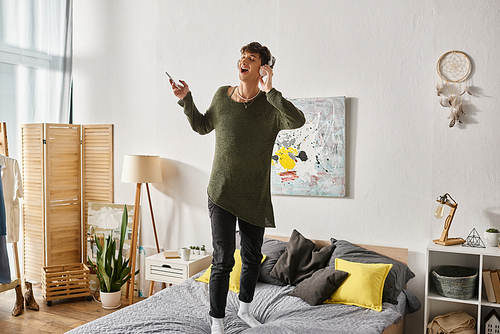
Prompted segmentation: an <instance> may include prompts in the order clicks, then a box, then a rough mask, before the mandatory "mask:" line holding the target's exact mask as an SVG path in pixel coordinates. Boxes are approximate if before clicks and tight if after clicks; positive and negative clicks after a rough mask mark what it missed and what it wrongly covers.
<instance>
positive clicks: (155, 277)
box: [146, 252, 212, 284]
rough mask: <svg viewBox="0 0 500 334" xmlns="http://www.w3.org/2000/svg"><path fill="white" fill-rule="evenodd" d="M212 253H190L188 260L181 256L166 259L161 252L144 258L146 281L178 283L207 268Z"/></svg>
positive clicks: (210, 261)
mask: <svg viewBox="0 0 500 334" xmlns="http://www.w3.org/2000/svg"><path fill="white" fill-rule="evenodd" d="M211 263H212V255H195V254H191V255H190V257H189V261H183V260H182V259H181V258H175V259H166V258H165V256H164V255H163V252H161V253H159V254H155V255H151V256H148V257H147V258H146V279H147V280H148V281H155V282H163V283H171V284H179V283H182V281H184V280H186V279H188V278H189V277H191V276H193V275H194V274H196V273H199V272H200V271H202V270H205V269H207V268H208V267H209V266H210V264H211Z"/></svg>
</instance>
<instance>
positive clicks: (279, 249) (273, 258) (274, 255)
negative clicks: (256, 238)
mask: <svg viewBox="0 0 500 334" xmlns="http://www.w3.org/2000/svg"><path fill="white" fill-rule="evenodd" d="M286 244H287V243H286V242H284V241H281V240H275V239H269V238H264V242H263V243H262V254H264V255H266V259H265V260H264V262H262V264H261V265H260V272H259V278H258V280H259V281H260V282H264V283H268V284H273V285H286V284H285V283H283V282H281V281H280V280H278V279H276V278H274V277H271V276H270V274H271V271H272V270H273V268H274V265H275V264H276V262H277V261H278V259H279V258H280V256H281V254H283V252H284V251H285V248H286Z"/></svg>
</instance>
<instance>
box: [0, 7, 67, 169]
mask: <svg viewBox="0 0 500 334" xmlns="http://www.w3.org/2000/svg"><path fill="white" fill-rule="evenodd" d="M71 15H72V0H56V1H37V0H0V116H1V117H0V118H1V120H2V121H4V122H7V134H8V137H9V138H8V139H9V152H10V155H11V156H12V157H13V158H16V159H19V158H20V152H19V147H20V138H19V136H20V134H19V129H20V124H23V123H33V122H36V123H39V122H40V123H41V122H51V123H68V120H69V101H70V89H69V87H70V86H71V57H72V54H71V35H72V30H71V27H72V18H71Z"/></svg>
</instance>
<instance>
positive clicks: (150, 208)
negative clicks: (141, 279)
mask: <svg viewBox="0 0 500 334" xmlns="http://www.w3.org/2000/svg"><path fill="white" fill-rule="evenodd" d="M146 191H147V193H148V201H149V211H150V212H151V221H152V222H153V233H154V235H155V242H156V251H157V252H158V254H159V253H160V244H159V243H158V235H157V234H156V224H155V216H154V215H153V205H151V195H150V194H149V185H148V184H147V183H146ZM154 285H155V282H154V281H151V283H150V285H149V296H151V295H152V294H153V287H154ZM161 287H162V288H165V283H163V282H162V283H161Z"/></svg>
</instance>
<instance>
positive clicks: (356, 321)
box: [68, 231, 420, 334]
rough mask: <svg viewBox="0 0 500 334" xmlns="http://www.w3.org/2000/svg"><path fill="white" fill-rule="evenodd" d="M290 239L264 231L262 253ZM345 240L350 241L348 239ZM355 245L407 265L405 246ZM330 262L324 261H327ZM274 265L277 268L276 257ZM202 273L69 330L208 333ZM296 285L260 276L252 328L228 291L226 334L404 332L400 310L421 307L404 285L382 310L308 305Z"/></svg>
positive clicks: (76, 333)
mask: <svg viewBox="0 0 500 334" xmlns="http://www.w3.org/2000/svg"><path fill="white" fill-rule="evenodd" d="M294 232H295V231H294ZM291 238H292V237H290V238H287V237H278V236H269V235H266V238H265V242H264V246H263V254H266V252H265V250H264V247H265V245H267V244H271V243H272V244H273V245H275V244H276V243H282V244H281V246H283V244H284V245H288V246H290V244H291ZM307 240H309V239H307ZM311 241H312V242H314V243H315V244H316V247H317V249H316V251H318V250H320V249H322V248H323V247H325V246H328V245H331V244H332V242H336V241H337V240H335V239H332V240H331V241H326V240H311ZM337 243H338V242H337ZM346 243H347V244H348V242H346ZM288 246H285V247H288ZM273 247H274V246H273ZM349 247H351V246H349ZM353 247H362V249H363V252H364V250H366V251H367V252H376V253H374V254H380V256H386V257H387V258H390V259H391V261H393V260H396V261H397V262H398V263H401V264H405V265H406V263H407V259H408V251H407V249H404V248H394V247H381V246H370V245H355V246H353ZM337 248H338V247H337ZM287 251H288V249H287ZM334 253H335V250H334V251H333V253H332V255H331V257H333V256H334V255H335V254H334ZM269 254H270V253H269ZM370 254H371V255H370V256H369V258H372V257H373V254H372V253H370ZM272 256H273V255H272V254H271V255H269V256H268V259H269V260H271V258H272ZM377 256H378V255H377ZM340 257H341V256H339V258H340ZM342 257H344V258H349V255H346V254H344V256H342ZM350 259H352V256H351V258H350ZM275 260H276V259H275ZM278 260H279V259H278ZM375 260H377V259H376V256H375V259H373V261H375ZM369 261H371V262H373V261H372V260H369ZM263 265H264V263H263ZM328 265H329V264H328V263H326V266H328ZM274 266H275V267H276V261H275V264H274ZM263 267H264V266H263ZM408 270H409V269H408ZM262 271H263V270H262V269H261V272H262ZM203 273H204V272H200V273H198V274H196V275H194V276H193V277H191V278H189V279H187V280H185V281H184V282H183V283H182V284H179V285H173V286H170V287H168V288H166V289H163V290H162V291H160V292H158V293H156V294H154V295H153V296H151V297H149V298H147V299H145V300H143V301H141V302H138V303H135V304H133V305H131V306H127V307H125V308H122V309H120V310H118V311H116V312H114V313H112V314H109V315H107V316H104V317H102V318H99V319H97V320H94V321H92V322H89V323H87V324H85V325H82V326H80V327H77V328H75V329H73V330H72V331H70V332H68V333H71V334H81V333H131V332H134V333H193V334H200V333H207V334H209V333H210V317H209V315H208V310H209V294H208V293H209V292H208V291H209V290H208V284H206V283H203V282H200V281H198V280H197V279H200V278H201V277H202V275H203ZM410 278H411V277H410ZM410 278H408V279H410ZM405 280H406V278H405ZM406 281H407V280H406ZM405 283H406V282H405ZM297 287H298V285H297ZM294 289H295V286H294V285H290V284H286V285H285V284H282V285H275V284H269V283H266V282H262V281H261V280H260V278H259V282H258V283H257V287H256V291H255V296H254V301H253V302H252V304H251V312H252V313H253V315H254V317H255V318H256V319H257V320H258V321H260V322H261V323H262V324H263V325H262V326H260V327H255V328H250V327H249V326H248V325H247V324H245V323H244V322H243V321H242V320H241V319H240V318H239V317H238V316H237V311H238V306H239V301H238V295H237V293H235V292H233V291H229V294H228V303H227V308H226V318H225V320H224V325H225V330H226V333H227V334H233V333H249V334H250V333H263V334H266V333H269V334H278V333H337V334H338V333H365V334H368V333H377V334H380V333H383V334H394V333H404V315H405V314H408V313H411V312H414V311H416V310H418V309H419V308H420V303H419V301H418V299H416V297H415V296H414V295H413V294H412V293H410V292H409V291H407V290H405V289H401V291H400V292H399V293H398V295H397V301H396V303H397V304H395V303H389V302H383V303H382V310H381V311H380V312H377V311H374V310H372V309H368V308H365V307H359V306H354V305H346V304H321V305H316V306H311V305H310V304H308V303H307V302H305V301H304V300H302V299H301V298H298V297H296V296H291V295H289V294H290V293H291V292H292V291H293V290H294ZM384 298H385V297H384Z"/></svg>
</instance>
